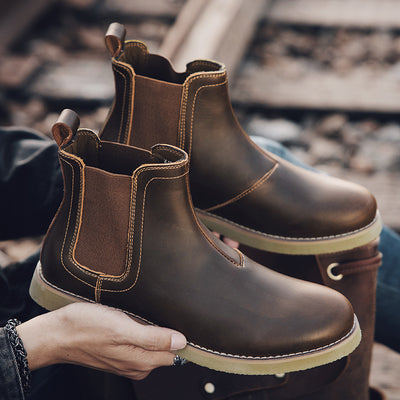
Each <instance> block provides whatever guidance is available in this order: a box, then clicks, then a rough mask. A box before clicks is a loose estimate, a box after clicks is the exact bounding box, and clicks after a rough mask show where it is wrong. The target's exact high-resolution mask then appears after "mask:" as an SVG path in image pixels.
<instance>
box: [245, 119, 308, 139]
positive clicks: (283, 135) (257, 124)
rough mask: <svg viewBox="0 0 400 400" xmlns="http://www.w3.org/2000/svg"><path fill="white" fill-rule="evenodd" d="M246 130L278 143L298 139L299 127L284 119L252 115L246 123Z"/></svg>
mask: <svg viewBox="0 0 400 400" xmlns="http://www.w3.org/2000/svg"><path fill="white" fill-rule="evenodd" d="M247 132H248V133H249V134H250V135H257V136H262V137H265V138H267V139H271V140H275V141H277V142H280V143H291V142H296V141H298V140H299V139H300V133H301V128H300V126H299V125H297V124H295V123H294V122H291V121H288V120H286V119H265V118H262V117H253V118H252V119H251V120H250V122H249V123H248V125H247Z"/></svg>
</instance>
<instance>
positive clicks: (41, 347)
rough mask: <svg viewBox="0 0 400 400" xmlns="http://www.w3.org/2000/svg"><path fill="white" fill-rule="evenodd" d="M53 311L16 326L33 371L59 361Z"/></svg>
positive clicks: (58, 337)
mask: <svg viewBox="0 0 400 400" xmlns="http://www.w3.org/2000/svg"><path fill="white" fill-rule="evenodd" d="M53 314H54V313H48V314H43V315H40V316H38V317H35V318H33V319H31V320H29V321H26V322H24V323H22V324H21V325H19V326H17V328H16V329H17V332H18V335H19V337H20V338H21V340H22V342H23V344H24V347H25V350H26V353H27V360H28V365H29V369H30V370H31V371H34V370H36V369H39V368H43V367H46V366H48V365H52V364H57V363H59V362H61V360H60V359H59V357H58V349H59V340H60V338H61V336H60V335H59V334H58V333H57V332H58V329H59V327H58V325H59V324H57V321H55V319H56V318H55V317H56V316H55V315H53Z"/></svg>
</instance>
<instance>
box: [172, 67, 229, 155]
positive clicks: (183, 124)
mask: <svg viewBox="0 0 400 400" xmlns="http://www.w3.org/2000/svg"><path fill="white" fill-rule="evenodd" d="M225 74H226V71H221V72H219V73H212V74H211V73H208V74H205V73H195V74H193V75H192V76H190V77H189V78H187V80H186V81H185V82H184V83H183V86H184V90H183V94H182V102H181V113H180V114H181V115H180V121H179V136H180V137H179V146H178V147H180V148H182V149H183V147H184V145H185V130H186V109H187V102H188V98H189V90H190V84H191V83H192V82H193V81H195V80H196V79H201V78H207V77H208V78H218V77H220V76H223V75H225ZM225 81H226V79H225ZM189 158H190V154H189Z"/></svg>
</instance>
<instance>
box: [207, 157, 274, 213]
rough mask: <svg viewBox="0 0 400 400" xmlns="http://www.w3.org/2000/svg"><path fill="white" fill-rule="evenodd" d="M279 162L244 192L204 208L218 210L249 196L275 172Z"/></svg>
mask: <svg viewBox="0 0 400 400" xmlns="http://www.w3.org/2000/svg"><path fill="white" fill-rule="evenodd" d="M278 165H279V164H278V163H276V164H275V165H274V166H273V167H272V168H271V169H270V170H269V171H268V172H267V173H266V174H265V175H264V176H263V177H261V178H260V179H259V180H258V181H256V182H254V183H253V184H252V185H251V186H249V187H248V188H247V189H245V190H244V191H243V192H241V193H239V194H238V195H236V196H235V197H233V198H231V199H229V200H227V201H224V202H223V203H220V204H217V205H215V206H212V207H209V208H206V209H204V211H213V210H216V209H217V208H221V207H224V206H227V205H228V204H232V203H235V202H236V201H238V200H240V199H241V198H243V197H245V196H247V195H248V194H250V193H251V192H253V191H254V190H256V189H258V187H259V186H261V185H262V184H263V183H265V182H266V181H267V180H268V179H269V178H270V177H271V176H272V174H273V173H274V172H275V170H276V169H277V167H278Z"/></svg>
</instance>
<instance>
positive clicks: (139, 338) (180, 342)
mask: <svg viewBox="0 0 400 400" xmlns="http://www.w3.org/2000/svg"><path fill="white" fill-rule="evenodd" d="M135 325H136V327H135V329H132V330H130V335H129V336H130V340H131V343H132V344H135V345H136V346H140V347H141V348H143V349H145V350H150V351H175V350H179V349H183V348H184V347H185V346H186V338H185V336H183V335H182V334H181V333H179V332H177V331H173V330H171V329H167V328H160V327H157V326H149V325H141V324H139V323H135Z"/></svg>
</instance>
